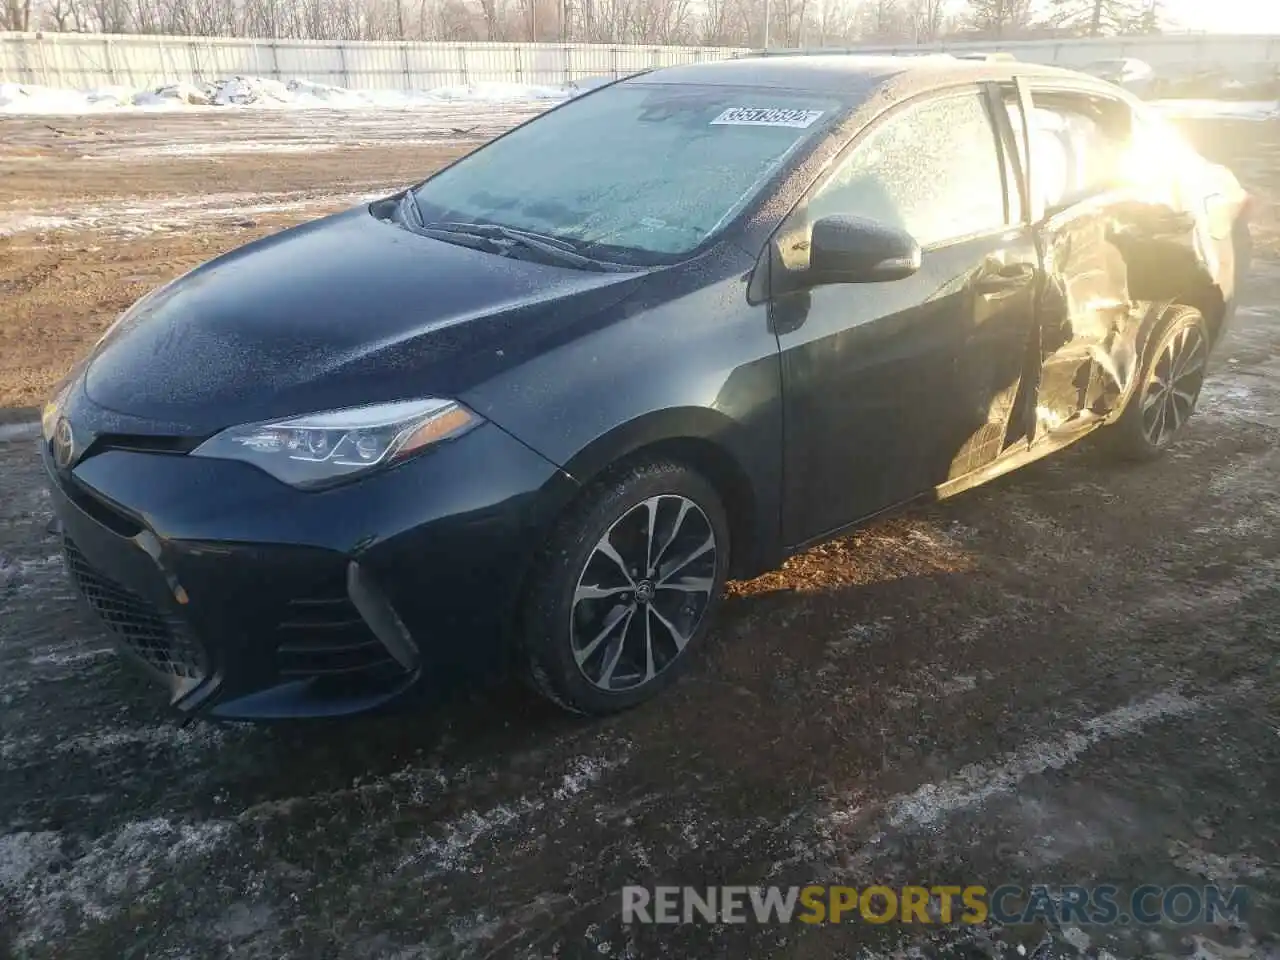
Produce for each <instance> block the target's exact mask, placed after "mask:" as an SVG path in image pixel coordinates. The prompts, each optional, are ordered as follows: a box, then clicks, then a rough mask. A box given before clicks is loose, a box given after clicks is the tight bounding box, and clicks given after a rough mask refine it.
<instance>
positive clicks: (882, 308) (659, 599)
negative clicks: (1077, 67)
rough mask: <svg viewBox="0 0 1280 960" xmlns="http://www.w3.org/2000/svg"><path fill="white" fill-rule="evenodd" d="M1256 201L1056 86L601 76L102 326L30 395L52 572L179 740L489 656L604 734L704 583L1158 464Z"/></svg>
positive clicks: (1177, 150) (916, 74)
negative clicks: (1052, 472)
mask: <svg viewBox="0 0 1280 960" xmlns="http://www.w3.org/2000/svg"><path fill="white" fill-rule="evenodd" d="M1247 210H1248V203H1247V197H1246V196H1245V194H1244V192H1243V191H1242V190H1241V189H1240V185H1239V184H1238V182H1237V181H1236V179H1235V178H1234V177H1233V176H1232V175H1231V174H1230V173H1229V172H1228V171H1226V170H1224V169H1222V168H1221V167H1217V166H1214V165H1212V164H1210V163H1208V162H1206V161H1204V160H1203V159H1201V158H1200V157H1199V156H1197V155H1196V154H1195V153H1194V151H1193V150H1192V149H1191V148H1190V147H1188V146H1187V145H1186V144H1185V143H1184V142H1183V141H1181V140H1180V139H1179V138H1178V137H1177V136H1176V135H1175V134H1174V133H1173V132H1172V131H1171V130H1169V129H1168V128H1167V127H1166V126H1165V125H1164V124H1163V122H1161V121H1160V120H1159V119H1158V118H1156V117H1154V116H1152V115H1151V114H1149V113H1148V111H1147V109H1146V108H1145V107H1144V106H1143V105H1142V104H1141V103H1139V102H1138V101H1136V100H1134V99H1133V98H1132V97H1131V96H1130V95H1129V94H1127V93H1125V92H1124V91H1121V90H1119V89H1117V88H1115V87H1112V86H1110V85H1108V84H1106V83H1104V82H1102V81H1100V80H1097V79H1094V78H1090V77H1086V76H1083V75H1079V74H1073V73H1069V72H1066V71H1060V70H1054V69H1050V68H1045V67H1035V66H1031V65H1027V64H1020V63H1017V62H1013V61H993V62H979V61H965V60H959V59H952V58H948V57H923V58H904V59H894V58H871V57H850V56H795V57H768V58H743V59H738V60H733V61H728V62H722V63H714V64H699V65H691V66H685V67H676V68H671V69H665V70H658V71H654V72H650V73H645V74H642V75H638V76H635V77H631V78H628V79H626V80H623V81H621V82H618V83H615V84H611V85H609V86H606V87H603V88H601V89H598V90H595V91H593V92H590V93H588V94H586V95H583V96H580V97H577V98H575V99H572V100H570V101H568V102H566V103H564V104H563V105H561V106H559V107H557V108H555V109H553V110H550V111H548V112H546V113H544V114H542V115H541V116H539V117H537V118H535V119H534V120H532V121H530V122H528V123H526V124H524V125H522V126H520V127H518V128H516V129H514V130H513V131H511V132H510V133H508V134H506V135H505V136H503V137H500V138H498V139H497V140H495V141H493V142H492V143H490V144H488V145H487V146H485V147H483V148H481V149H479V150H477V151H475V152H474V153H472V154H470V155H469V156H467V157H464V158H463V159H461V160H459V161H457V162H456V163H454V164H453V165H451V166H449V167H447V168H446V169H443V170H441V171H439V172H438V173H436V174H435V175H433V176H432V177H430V178H429V179H427V180H425V181H424V182H422V183H420V184H417V185H416V186H414V187H412V188H410V189H408V190H405V191H404V192H402V193H400V194H398V195H395V196H392V197H389V198H387V199H385V200H381V201H378V202H375V203H372V204H369V205H367V206H361V207H359V208H357V209H354V210H350V211H347V212H344V213H340V214H337V215H335V216H330V217H326V218H324V219H320V220H317V221H315V222H311V223H306V224H303V225H301V226H298V227H295V228H293V229H289V230H285V231H283V232H281V233H278V234H276V235H274V236H271V237H268V238H266V239H262V240H259V241H257V242H255V243H251V244H249V245H247V246H244V247H242V248H240V249H238V250H234V251H232V252H230V253H228V254H226V255H224V256H222V257H219V258H218V259H216V260H213V261H211V262H209V263H207V264H205V265H203V266H201V267H199V268H198V269H196V270H193V271H192V272H190V273H188V274H187V275H185V276H183V277H181V278H179V279H177V280H175V281H174V282H172V283H170V284H168V285H167V286H165V287H162V288H160V289H159V290H156V291H154V292H153V293H151V294H150V295H148V296H146V297H144V298H143V299H142V300H141V301H139V302H138V303H137V304H136V305H135V306H133V307H132V308H131V309H130V310H128V311H127V312H126V313H125V314H124V315H123V316H122V317H121V318H120V319H119V320H118V321H117V323H116V324H115V325H114V326H113V327H112V328H111V329H110V330H109V331H108V333H107V334H106V336H104V337H103V339H102V340H101V341H100V342H99V343H98V344H97V345H96V346H95V348H94V349H93V350H92V351H91V353H90V354H89V355H88V356H87V357H86V358H85V359H84V360H83V361H82V362H81V363H80V364H78V365H77V366H76V368H75V369H74V370H73V371H72V372H71V373H70V374H69V375H68V377H67V378H66V380H65V381H64V382H63V384H62V385H60V387H59V388H58V390H57V391H56V394H55V396H54V397H53V398H52V399H51V401H50V402H49V404H48V405H47V407H46V409H45V414H44V424H43V437H44V440H43V443H42V451H43V457H44V460H45V463H46V466H47V472H48V476H49V480H50V488H51V490H52V495H53V500H54V507H55V511H56V515H57V518H58V520H59V521H60V524H61V528H62V532H63V536H64V542H65V549H66V555H67V559H68V565H69V569H70V573H71V576H72V579H73V580H74V582H75V584H76V585H77V587H78V588H79V590H80V592H81V593H82V594H83V596H84V597H85V598H86V599H87V600H88V602H89V604H90V605H91V606H92V607H93V608H94V609H95V610H96V611H97V613H98V614H99V615H101V617H102V618H103V620H105V622H106V624H107V626H108V627H109V628H110V630H111V631H112V632H113V633H114V635H115V636H116V638H117V639H118V641H119V644H120V646H121V648H122V649H123V650H124V651H125V652H126V653H127V654H128V655H129V656H130V658H131V659H133V660H134V661H136V662H137V663H138V664H139V665H140V666H142V667H143V668H145V669H146V670H147V671H148V672H150V674H152V675H153V676H154V677H155V678H156V679H157V680H159V681H160V682H162V683H163V685H164V689H165V690H166V691H167V694H168V698H169V700H170V702H171V703H172V705H173V706H174V707H176V708H177V709H179V710H181V711H184V712H187V713H202V714H206V715H210V716H217V717H227V718H272V717H285V716H290V717H292V716H320V715H330V716H332V715H339V714H348V713H355V712H359V711H363V710H368V709H372V708H376V707H380V706H383V705H386V704H390V703H392V702H393V701H398V700H402V699H404V698H406V696H407V695H408V694H410V693H411V692H417V693H421V692H423V691H427V692H428V693H430V692H432V691H435V692H443V691H447V690H449V689H451V688H455V687H456V686H457V685H459V684H461V683H464V682H466V680H467V679H468V678H469V677H474V676H477V675H483V674H486V673H491V672H494V671H500V670H504V669H506V668H509V667H514V668H515V669H517V670H518V671H520V672H521V673H522V674H523V675H524V676H525V677H526V678H528V679H529V680H530V681H531V682H532V683H533V684H534V685H535V686H536V687H537V688H538V689H539V690H541V691H542V692H543V693H545V694H546V695H547V696H548V697H550V698H551V699H553V700H554V701H555V702H557V703H559V704H560V705H562V706H563V707H565V708H568V709H571V710H574V711H579V712H584V713H606V712H610V711H615V710H619V709H623V708H626V707H629V706H631V705H634V704H636V703H638V702H640V701H642V700H644V699H646V698H648V697H650V696H652V695H653V694H654V693H656V692H657V691H658V690H659V689H661V688H662V687H663V686H664V685H665V684H668V683H669V682H671V680H672V679H673V678H674V677H676V676H677V674H678V673H679V671H680V670H681V668H682V667H683V666H684V665H685V664H686V662H687V661H688V660H689V658H690V656H691V654H692V653H693V651H694V650H695V648H697V646H698V645H699V643H700V641H701V640H702V639H703V637H704V636H705V634H706V632H707V630H708V628H709V626H710V625H711V623H712V621H713V615H714V613H715V611H716V607H717V604H718V602H719V599H720V596H721V593H722V591H723V587H724V584H725V580H726V578H729V577H746V576H750V575H753V574H755V573H757V572H760V571H763V570H766V569H769V568H771V567H774V566H776V565H778V564H779V563H781V562H782V560H784V559H785V558H786V557H787V556H788V555H789V554H791V553H794V552H796V551H798V550H801V549H803V548H804V547H805V546H806V545H809V544H812V543H814V542H816V541H820V540H822V539H825V538H829V537H832V536H834V535H836V534H838V533H839V532H841V531H844V530H847V529H848V528H849V527H851V526H852V525H855V524H857V523H859V522H862V521H864V520H866V519H867V518H869V517H872V516H875V515H877V514H880V513H882V512H883V511H885V510H887V509H890V508H893V507H896V506H898V505H901V504H904V503H907V502H909V501H912V500H916V499H918V498H922V497H945V496H949V495H951V494H954V493H957V492H960V491H962V490H965V489H967V488H970V487H973V486H974V485H976V484H979V483H983V482H985V481H987V480H989V479H991V478H993V477H996V476H998V475H1000V474H1003V473H1006V472H1008V471H1010V470H1012V469H1015V468H1017V467H1019V466H1022V465H1024V464H1027V463H1030V462H1031V461H1033V460H1036V459H1038V458H1040V457H1043V456H1045V455H1047V454H1050V453H1052V452H1054V451H1056V450H1060V449H1062V448H1063V447H1065V446H1067V445H1068V444H1071V443H1073V442H1075V441H1077V440H1079V439H1081V438H1082V437H1085V436H1087V435H1090V434H1093V433H1095V432H1096V433H1097V435H1098V439H1099V441H1100V442H1105V443H1106V445H1107V446H1109V447H1110V448H1111V449H1112V450H1113V451H1114V452H1116V453H1117V454H1120V455H1123V456H1128V457H1139V458H1147V457H1154V456H1156V455H1158V454H1159V453H1160V452H1161V451H1163V450H1164V449H1165V448H1166V447H1167V446H1168V445H1169V444H1170V443H1171V442H1173V441H1174V440H1175V438H1176V437H1177V436H1178V433H1179V431H1180V430H1181V429H1182V428H1183V426H1184V425H1185V424H1186V422H1187V419H1188V417H1190V416H1191V414H1192V411H1193V410H1194V408H1195V405H1196V401H1197V397H1198V395H1199V391H1200V387H1201V384H1202V382H1203V380H1204V377H1205V371H1206V363H1207V362H1208V359H1209V354H1210V351H1211V349H1212V348H1213V346H1214V344H1215V343H1216V342H1217V341H1218V340H1219V338H1220V337H1221V335H1222V331H1223V329H1224V326H1225V325H1226V324H1227V323H1228V322H1229V320H1230V316H1231V312H1232V308H1233V304H1234V301H1235V291H1236V286H1237V282H1238V278H1239V277H1240V275H1241V274H1242V273H1243V270H1244V266H1245V261H1246V259H1247V249H1248V245H1247V241H1248V227H1247V223H1246V215H1247ZM1099 509H1105V506H1102V505H1100V506H1099Z"/></svg>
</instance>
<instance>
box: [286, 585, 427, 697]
mask: <svg viewBox="0 0 1280 960" xmlns="http://www.w3.org/2000/svg"><path fill="white" fill-rule="evenodd" d="M276 632H277V635H278V636H279V637H280V639H279V642H278V643H277V645H276V665H277V669H278V670H279V672H280V676H281V677H282V678H288V679H301V678H304V677H343V676H345V677H367V678H369V679H382V678H385V679H394V678H396V677H399V676H403V674H404V671H403V669H402V668H401V666H400V665H399V664H398V663H396V661H395V659H394V658H393V657H392V656H391V654H390V653H389V652H388V650H387V648H386V647H385V646H383V644H382V642H381V641H380V640H379V639H378V638H377V637H376V636H374V634H373V631H372V630H370V629H369V625H368V624H367V623H365V621H364V618H363V617H361V616H360V612H359V611H358V610H357V609H356V608H355V606H354V605H353V604H352V603H351V599H350V598H349V597H348V596H347V595H346V591H345V589H344V586H340V585H339V584H338V583H336V582H335V583H334V584H333V585H332V587H331V589H329V590H323V591H319V592H317V593H316V594H315V595H313V596H309V597H303V598H296V599H294V600H291V601H289V612H288V614H287V619H285V620H284V621H283V622H281V623H280V624H279V625H278V626H277V627H276Z"/></svg>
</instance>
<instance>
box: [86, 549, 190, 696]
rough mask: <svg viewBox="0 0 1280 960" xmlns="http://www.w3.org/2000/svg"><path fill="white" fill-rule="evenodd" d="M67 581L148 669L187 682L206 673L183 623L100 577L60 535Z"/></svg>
mask: <svg viewBox="0 0 1280 960" xmlns="http://www.w3.org/2000/svg"><path fill="white" fill-rule="evenodd" d="M63 548H64V550H65V551H66V556H67V568H68V570H69V571H70V572H71V579H72V581H73V582H74V583H75V585H76V588H77V589H78V590H79V591H80V593H81V595H82V596H83V597H84V598H85V599H86V600H87V601H88V602H89V606H91V607H93V609H94V610H95V611H96V612H97V614H98V616H100V617H101V618H102V619H103V621H104V622H105V623H106V625H107V627H108V628H109V629H110V630H111V632H112V633H114V634H115V635H116V636H118V637H119V638H120V639H121V640H123V641H124V643H126V644H127V645H128V647H129V649H131V650H132V651H133V652H134V653H135V654H137V656H139V657H140V658H141V659H142V660H143V661H145V662H146V663H147V664H148V665H149V666H150V667H151V668H152V669H154V670H156V671H157V672H159V673H162V674H167V675H169V676H172V677H175V678H177V679H178V680H179V681H183V686H192V685H194V684H196V683H199V682H200V681H201V680H203V679H204V677H205V675H206V673H207V672H208V668H207V661H206V658H205V654H204V649H203V647H202V646H201V645H200V643H199V641H197V640H196V639H195V638H194V637H193V636H191V635H190V634H189V633H188V632H187V630H186V628H185V627H184V625H183V624H181V623H180V622H178V621H177V620H176V619H174V618H172V617H167V616H165V615H164V614H162V613H161V612H160V610H158V609H157V608H156V607H155V606H154V605H153V604H151V603H149V602H147V601H146V600H144V599H143V598H142V597H139V596H138V595H137V594H135V593H133V592H132V591H130V590H127V589H126V588H124V587H122V586H120V584H118V583H116V582H115V581H113V580H111V579H109V578H108V577H105V576H103V575H102V574H101V573H99V572H98V571H97V569H95V568H94V567H93V566H92V565H91V564H90V563H89V561H88V560H86V559H85V556H84V554H82V553H81V552H80V550H79V548H78V547H77V546H76V545H75V544H74V543H73V542H72V541H71V540H70V539H69V538H65V537H64V538H63Z"/></svg>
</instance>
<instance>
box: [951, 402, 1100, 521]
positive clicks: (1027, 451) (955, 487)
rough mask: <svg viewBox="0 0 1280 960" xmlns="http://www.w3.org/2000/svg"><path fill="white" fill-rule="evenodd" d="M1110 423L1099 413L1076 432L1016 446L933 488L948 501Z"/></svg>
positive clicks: (1065, 446) (1055, 451) (1033, 461)
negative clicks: (1029, 444)
mask: <svg viewBox="0 0 1280 960" xmlns="http://www.w3.org/2000/svg"><path fill="white" fill-rule="evenodd" d="M1106 422H1107V418H1106V417H1105V416H1102V415H1099V414H1091V415H1090V416H1089V418H1088V419H1087V420H1083V421H1082V422H1081V423H1079V424H1077V425H1073V427H1072V429H1070V430H1064V431H1062V432H1061V433H1057V434H1050V435H1049V436H1048V437H1046V438H1045V439H1044V440H1043V441H1041V442H1040V443H1038V444H1036V445H1035V446H1032V447H1022V448H1021V449H1019V448H1018V447H1014V448H1013V449H1012V450H1010V451H1008V452H1007V453H1003V454H1001V455H1000V456H998V457H996V459H994V460H992V461H991V462H990V463H988V464H987V465H986V466H982V467H979V468H978V469H977V470H974V471H973V472H972V473H966V474H965V475H964V476H963V477H956V479H954V480H948V481H947V482H946V483H942V484H939V485H938V486H936V487H934V488H933V492H934V496H936V497H937V498H938V499H939V500H946V499H948V498H950V497H954V496H955V495H956V494H958V493H964V492H965V491H966V490H972V489H973V488H974V487H979V486H982V484H984V483H987V482H989V481H991V480H994V479H996V478H997V477H1002V476H1004V475H1005V474H1006V473H1010V472H1012V471H1014V470H1018V469H1020V468H1021V467H1025V466H1027V465H1028V464H1032V463H1035V462H1036V461H1037V460H1040V459H1041V458H1043V457H1047V456H1049V455H1050V454H1051V453H1057V452H1058V451H1059V450H1063V449H1065V448H1067V447H1069V446H1071V444H1073V443H1075V442H1076V441H1077V440H1080V439H1082V438H1084V437H1086V436H1088V435H1089V434H1091V433H1093V431H1095V430H1097V429H1098V428H1099V427H1101V426H1103V425H1104V424H1105V423H1106Z"/></svg>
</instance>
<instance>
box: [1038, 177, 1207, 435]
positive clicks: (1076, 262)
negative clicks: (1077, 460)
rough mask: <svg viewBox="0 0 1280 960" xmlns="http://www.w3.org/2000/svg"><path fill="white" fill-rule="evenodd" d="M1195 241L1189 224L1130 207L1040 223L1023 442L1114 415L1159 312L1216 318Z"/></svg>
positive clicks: (1157, 210) (1178, 216) (1160, 210)
mask: <svg viewBox="0 0 1280 960" xmlns="http://www.w3.org/2000/svg"><path fill="white" fill-rule="evenodd" d="M1200 233H1201V231H1200V230H1199V229H1198V224H1197V221H1196V218H1195V217H1194V216H1191V215H1189V214H1184V213H1181V212H1179V211H1177V210H1175V209H1174V208H1172V207H1170V206H1167V205H1164V204H1152V203H1143V202H1138V201H1125V202H1119V203H1116V202H1113V203H1111V204H1106V205H1103V204H1097V205H1081V206H1077V207H1075V208H1073V209H1072V210H1070V211H1067V212H1066V213H1063V214H1059V215H1057V216H1056V217H1054V218H1052V219H1051V220H1050V221H1049V222H1048V223H1047V224H1046V229H1045V231H1044V236H1045V238H1046V246H1045V274H1046V283H1045V287H1044V290H1043V291H1042V294H1041V306H1040V311H1039V315H1040V317H1041V323H1040V357H1041V370H1040V381H1039V384H1038V385H1037V389H1036V406H1035V427H1034V438H1033V439H1039V438H1040V437H1043V436H1044V435H1046V434H1047V433H1050V432H1052V431H1054V430H1057V429H1060V428H1063V427H1068V428H1069V427H1070V426H1071V425H1072V424H1073V422H1092V421H1094V420H1096V419H1098V418H1099V417H1105V416H1106V415H1108V414H1110V413H1112V412H1113V411H1116V410H1118V409H1120V407H1121V406H1122V405H1123V403H1124V400H1125V399H1126V398H1127V397H1128V394H1129V392H1130V390H1131V388H1132V386H1133V383H1134V380H1135V377H1136V375H1137V372H1138V370H1139V369H1140V358H1141V350H1142V348H1143V346H1144V344H1145V340H1146V337H1147V336H1148V335H1149V334H1150V333H1151V329H1152V326H1153V323H1154V321H1155V319H1157V317H1158V315H1159V313H1160V308H1161V306H1162V305H1163V304H1165V303H1168V302H1170V301H1175V300H1176V301H1179V302H1184V303H1190V304H1192V305H1195V306H1197V307H1199V308H1200V309H1201V310H1202V311H1203V312H1204V313H1205V314H1206V316H1208V317H1213V316H1216V315H1218V314H1219V313H1220V311H1221V309H1222V302H1223V300H1222V289H1221V286H1220V285H1219V284H1218V283H1217V282H1216V281H1215V280H1214V279H1213V276H1214V272H1215V264H1214V262H1213V259H1212V258H1213V254H1212V252H1209V253H1206V252H1205V250H1206V245H1205V244H1203V243H1202V242H1201V237H1200ZM1210 250H1211V248H1210Z"/></svg>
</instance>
